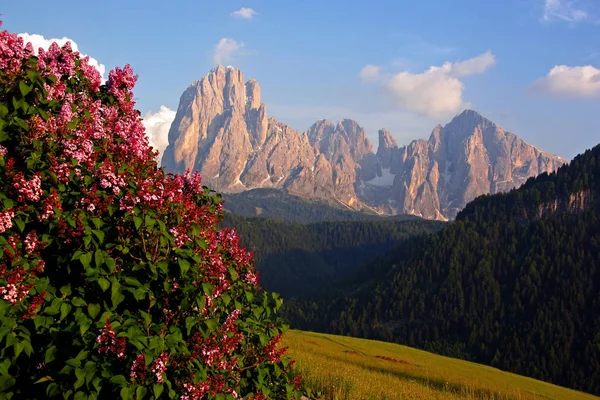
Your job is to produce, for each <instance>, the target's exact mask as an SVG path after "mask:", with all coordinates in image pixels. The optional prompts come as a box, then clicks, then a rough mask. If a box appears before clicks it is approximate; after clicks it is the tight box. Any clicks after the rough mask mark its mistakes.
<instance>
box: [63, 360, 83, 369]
mask: <svg viewBox="0 0 600 400" xmlns="http://www.w3.org/2000/svg"><path fill="white" fill-rule="evenodd" d="M66 364H67V365H70V366H71V367H75V368H79V367H80V366H81V361H79V360H78V359H76V358H69V359H68V360H67V361H66Z"/></svg>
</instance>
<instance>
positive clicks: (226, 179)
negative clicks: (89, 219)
mask: <svg viewBox="0 0 600 400" xmlns="http://www.w3.org/2000/svg"><path fill="white" fill-rule="evenodd" d="M162 164H163V165H164V166H165V168H166V169H167V170H168V171H171V172H177V173H183V172H185V171H186V170H188V169H189V170H198V171H199V172H200V174H201V175H202V177H203V182H204V183H205V184H206V185H208V186H210V187H211V188H214V189H215V190H217V191H221V192H225V193H235V192H240V191H244V190H249V189H254V188H279V189H285V190H287V191H289V192H290V193H293V194H297V195H300V196H304V197H316V198H337V199H339V201H341V202H343V203H350V202H353V201H354V202H355V199H354V193H353V192H352V191H348V190H347V188H344V187H337V186H336V181H343V180H348V179H349V178H348V177H345V176H344V175H343V174H342V173H338V174H337V175H336V174H335V173H334V170H333V168H332V167H331V164H329V161H328V159H327V158H326V157H323V156H322V155H321V154H320V152H319V151H318V150H316V149H315V148H314V147H313V146H312V145H311V144H310V142H309V138H308V137H307V135H304V134H301V133H299V132H297V131H295V130H293V129H292V128H290V127H289V126H287V125H285V124H281V123H279V122H277V121H276V120H275V119H273V118H270V119H269V118H268V116H267V111H266V106H265V105H264V104H263V103H261V97H260V86H259V85H258V83H257V82H256V81H255V80H254V79H250V80H248V81H247V82H246V83H244V76H243V74H242V73H241V72H240V71H239V70H237V69H235V68H231V67H227V68H224V67H221V66H219V67H217V68H215V69H213V70H211V71H210V73H209V74H208V75H207V76H205V77H203V78H202V79H201V80H199V81H197V82H194V83H193V84H192V85H190V87H188V89H187V90H186V91H185V92H184V93H183V95H182V96H181V99H180V103H179V107H178V110H177V115H176V117H175V120H174V121H173V123H172V125H171V129H170V131H169V146H168V147H167V149H166V150H165V153H164V155H163V159H162ZM353 168H354V166H353V164H352V171H354V169H353ZM350 181H351V182H350V184H352V183H353V182H354V180H353V177H352V178H351V179H350Z"/></svg>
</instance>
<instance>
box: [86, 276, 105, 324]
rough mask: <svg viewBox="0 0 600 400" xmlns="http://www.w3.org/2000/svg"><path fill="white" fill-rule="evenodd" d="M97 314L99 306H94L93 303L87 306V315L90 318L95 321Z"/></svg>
mask: <svg viewBox="0 0 600 400" xmlns="http://www.w3.org/2000/svg"><path fill="white" fill-rule="evenodd" d="M107 282H108V281H107ZM99 313H100V305H99V304H94V303H90V304H88V314H90V317H92V318H94V319H95V318H96V316H97V315H98V314H99Z"/></svg>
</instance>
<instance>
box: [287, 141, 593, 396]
mask: <svg viewBox="0 0 600 400" xmlns="http://www.w3.org/2000/svg"><path fill="white" fill-rule="evenodd" d="M599 182H600V146H597V147H595V148H594V149H593V150H590V151H587V152H586V153H584V154H582V155H580V156H578V157H577V158H576V159H575V160H574V161H573V162H572V163H571V165H569V166H565V167H562V168H560V170H559V171H558V172H557V173H554V174H543V175H541V176H539V177H537V178H535V179H533V178H532V179H530V180H529V181H528V182H527V183H526V184H525V185H524V186H523V187H521V188H520V189H518V190H513V191H512V192H510V193H508V194H499V195H494V196H482V197H480V198H478V199H476V200H475V201H473V202H471V203H470V204H469V205H467V207H466V208H465V209H464V210H463V211H462V212H461V213H460V214H459V215H458V217H457V221H455V222H454V223H451V224H449V225H448V226H447V227H446V228H444V229H443V230H442V231H440V232H439V233H437V234H434V235H431V236H430V237H428V238H413V239H409V240H408V241H406V242H405V243H404V245H403V246H402V247H400V248H398V249H396V250H394V251H393V252H391V253H389V254H388V255H386V257H385V258H383V259H380V260H378V261H376V262H375V263H373V264H371V265H370V266H368V268H367V269H363V270H361V271H358V272H357V275H356V276H355V277H354V280H352V281H349V282H346V283H345V285H344V286H342V287H341V289H342V290H343V292H342V293H340V292H337V294H336V293H334V294H332V295H330V296H328V297H327V298H326V299H324V298H322V299H321V300H320V301H311V302H304V303H296V304H288V305H287V310H288V317H289V319H290V320H291V321H292V323H293V325H295V327H297V328H302V329H317V330H324V331H328V332H333V333H338V334H350V335H356V336H363V337H369V338H376V339H383V340H388V341H395V342H399V343H403V344H408V345H411V346H417V347H421V348H425V349H428V350H432V351H435V352H438V353H443V354H447V355H450V356H453V357H461V358H465V359H470V360H474V361H477V362H480V363H487V364H490V365H493V366H496V367H499V368H502V369H506V370H510V371H512V372H516V373H519V374H524V375H528V376H531V377H534V378H538V379H542V380H546V381H550V382H553V383H556V384H560V385H564V386H569V387H572V388H576V389H579V390H584V391H588V392H591V393H595V394H600V207H599V202H598V199H599V197H598V189H599V185H598V184H599ZM367 271H368V272H367Z"/></svg>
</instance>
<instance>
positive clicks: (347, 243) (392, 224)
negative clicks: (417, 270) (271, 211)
mask: <svg viewBox="0 0 600 400" xmlns="http://www.w3.org/2000/svg"><path fill="white" fill-rule="evenodd" d="M222 225H224V226H227V227H231V228H236V230H237V232H238V233H239V234H240V237H241V239H240V241H241V243H242V244H243V245H244V246H246V247H247V248H249V249H250V250H252V251H254V258H255V260H256V268H257V269H258V271H259V273H260V274H261V280H260V281H261V285H263V286H264V287H265V288H267V289H268V290H271V291H274V292H277V293H280V294H282V295H283V296H284V297H285V298H286V299H291V298H302V297H306V296H308V295H311V294H313V295H314V294H316V293H319V292H321V291H323V290H325V289H327V288H329V287H330V286H331V284H332V283H333V282H335V281H336V280H337V279H340V278H342V277H345V276H347V275H349V274H350V273H352V272H353V271H354V270H355V269H356V268H357V267H360V266H361V265H363V264H367V263H369V262H371V261H372V260H373V259H374V258H375V257H377V256H381V255H383V254H385V253H386V252H388V251H390V250H392V249H393V248H395V247H396V246H398V244H399V243H401V242H402V241H404V240H406V239H408V238H409V237H412V236H415V235H424V234H427V233H431V232H434V231H437V230H439V229H441V228H442V227H443V226H444V225H445V224H444V223H443V222H439V221H427V220H423V219H420V218H415V219H412V220H404V221H399V220H393V219H382V218H379V220H374V221H329V222H319V223H313V224H306V225H303V224H299V223H289V222H281V221H277V220H273V219H266V218H244V217H241V216H238V215H234V214H230V213H225V215H224V218H223V221H222Z"/></svg>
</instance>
